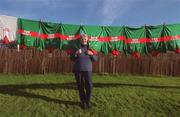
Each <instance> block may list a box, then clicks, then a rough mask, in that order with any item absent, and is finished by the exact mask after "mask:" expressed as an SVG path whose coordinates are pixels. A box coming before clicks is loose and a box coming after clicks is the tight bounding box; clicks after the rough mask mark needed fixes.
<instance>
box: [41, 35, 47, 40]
mask: <svg viewBox="0 0 180 117" xmlns="http://www.w3.org/2000/svg"><path fill="white" fill-rule="evenodd" d="M47 37H48V35H47V34H40V38H42V39H47Z"/></svg>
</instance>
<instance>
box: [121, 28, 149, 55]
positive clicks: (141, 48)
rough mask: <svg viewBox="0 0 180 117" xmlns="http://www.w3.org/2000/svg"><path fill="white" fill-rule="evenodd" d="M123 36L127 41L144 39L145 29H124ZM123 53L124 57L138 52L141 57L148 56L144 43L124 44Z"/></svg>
mask: <svg viewBox="0 0 180 117" xmlns="http://www.w3.org/2000/svg"><path fill="white" fill-rule="evenodd" d="M124 35H125V36H126V38H127V39H129V38H130V39H135V40H137V39H140V38H146V30H145V27H140V28H130V27H124ZM124 47H125V53H126V55H128V54H132V53H134V52H139V53H141V54H142V55H145V54H148V49H147V45H146V43H126V44H125V46H124Z"/></svg>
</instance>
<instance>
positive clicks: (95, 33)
mask: <svg viewBox="0 0 180 117" xmlns="http://www.w3.org/2000/svg"><path fill="white" fill-rule="evenodd" d="M81 29H82V31H84V33H86V34H87V35H88V36H91V37H99V36H100V34H101V32H102V28H101V27H100V26H87V25H84V26H82V28H81ZM102 44H103V43H102V42H99V41H90V42H89V46H90V48H92V49H94V50H96V51H98V52H101V46H102Z"/></svg>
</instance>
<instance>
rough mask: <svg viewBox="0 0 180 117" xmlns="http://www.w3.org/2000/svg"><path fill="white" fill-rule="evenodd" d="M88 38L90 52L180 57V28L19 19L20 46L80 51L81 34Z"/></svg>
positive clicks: (175, 26)
mask: <svg viewBox="0 0 180 117" xmlns="http://www.w3.org/2000/svg"><path fill="white" fill-rule="evenodd" d="M82 33H85V34H87V35H88V38H89V45H90V48H91V49H93V50H96V51H98V52H102V53H104V54H107V53H112V54H114V55H118V54H119V53H122V52H124V53H125V54H126V55H133V56H135V57H139V56H141V55H146V54H149V53H151V54H152V55H153V56H157V55H158V54H159V53H161V52H166V51H175V52H177V53H180V24H167V25H166V24H163V25H158V26H142V27H139V28H132V27H127V26H89V25H73V24H59V23H51V22H43V21H32V20H27V19H21V18H19V19H18V41H17V42H18V44H20V45H25V46H27V47H30V46H34V47H36V48H39V49H49V48H59V49H61V50H66V51H68V52H69V51H72V50H75V49H77V48H78V46H79V39H80V38H81V34H82Z"/></svg>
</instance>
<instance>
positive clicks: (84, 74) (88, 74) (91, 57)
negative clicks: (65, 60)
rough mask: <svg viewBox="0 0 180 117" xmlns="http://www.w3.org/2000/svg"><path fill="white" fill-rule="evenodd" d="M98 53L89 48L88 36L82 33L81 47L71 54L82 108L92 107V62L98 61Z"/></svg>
mask: <svg viewBox="0 0 180 117" xmlns="http://www.w3.org/2000/svg"><path fill="white" fill-rule="evenodd" d="M97 59H98V58H97V53H96V52H95V51H93V50H92V49H90V48H89V43H88V36H87V35H86V34H82V38H81V39H80V46H79V49H78V50H76V51H75V52H74V53H73V54H71V60H73V61H74V68H73V72H74V75H75V78H76V84H77V87H78V90H79V96H80V101H81V108H83V109H88V108H91V106H92V105H91V95H92V88H93V84H92V62H94V61H97Z"/></svg>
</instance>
